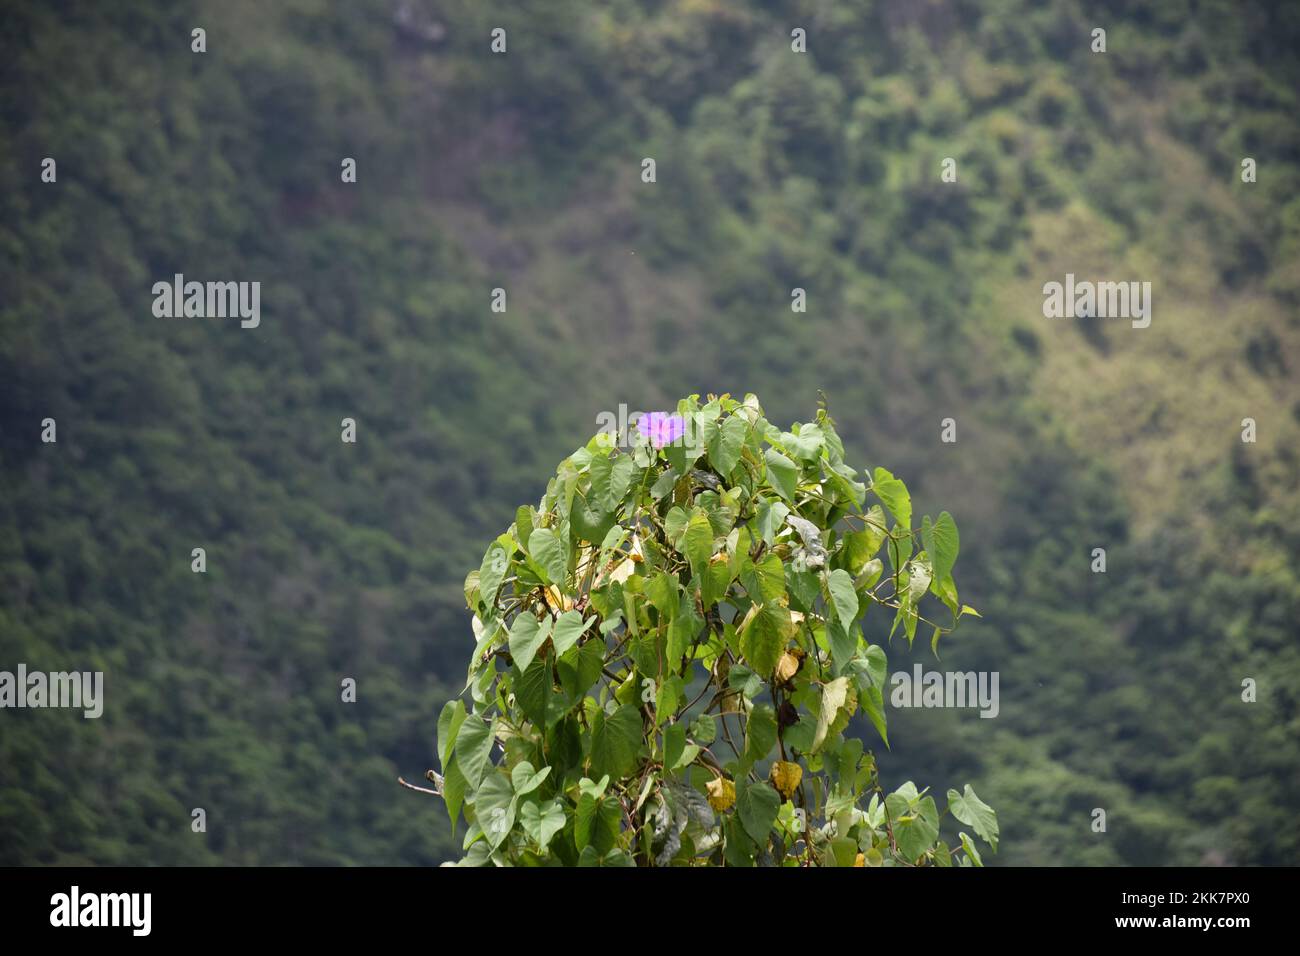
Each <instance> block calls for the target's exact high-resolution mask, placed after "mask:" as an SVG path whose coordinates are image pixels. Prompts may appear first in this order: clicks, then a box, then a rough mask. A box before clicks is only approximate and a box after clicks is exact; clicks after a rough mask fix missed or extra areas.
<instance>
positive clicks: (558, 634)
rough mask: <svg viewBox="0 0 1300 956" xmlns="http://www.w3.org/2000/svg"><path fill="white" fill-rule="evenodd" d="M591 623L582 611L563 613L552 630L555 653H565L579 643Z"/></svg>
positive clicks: (512, 649) (511, 652)
mask: <svg viewBox="0 0 1300 956" xmlns="http://www.w3.org/2000/svg"><path fill="white" fill-rule="evenodd" d="M590 623H591V622H590V621H584V620H583V619H582V613H581V612H580V611H565V612H564V613H563V614H561V615H560V617H559V620H557V621H556V622H555V629H554V630H553V631H552V632H551V643H552V644H554V645H555V653H556V654H563V653H564V652H565V651H567V650H568V649H569V648H571V647H572V646H573V645H574V644H576V643H578V638H580V637H581V636H582V633H583V631H585V630H586V629H587V625H588V624H590ZM514 653H515V652H514V648H511V649H510V654H511V656H514Z"/></svg>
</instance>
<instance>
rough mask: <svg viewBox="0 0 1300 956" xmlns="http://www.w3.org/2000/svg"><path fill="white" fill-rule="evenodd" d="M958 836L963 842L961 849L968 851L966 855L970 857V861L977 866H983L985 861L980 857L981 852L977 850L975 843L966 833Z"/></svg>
mask: <svg viewBox="0 0 1300 956" xmlns="http://www.w3.org/2000/svg"><path fill="white" fill-rule="evenodd" d="M957 836H958V838H960V840H961V848H962V849H963V850H965V851H966V855H967V856H968V857H970V861H971V862H972V863H974V864H975V865H976V866H983V865H984V859H983V857H981V856H980V851H979V850H978V849H976V848H975V842H974V841H973V840H971V838H970V837H968V836H967V835H966V834H965V833H958V834H957Z"/></svg>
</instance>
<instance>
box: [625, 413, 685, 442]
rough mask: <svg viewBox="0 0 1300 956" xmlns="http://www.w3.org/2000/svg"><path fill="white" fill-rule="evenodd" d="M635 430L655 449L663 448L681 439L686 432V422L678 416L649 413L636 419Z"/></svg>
mask: <svg viewBox="0 0 1300 956" xmlns="http://www.w3.org/2000/svg"><path fill="white" fill-rule="evenodd" d="M636 430H637V431H639V432H640V433H641V434H642V435H644V436H645V437H646V438H649V439H650V444H652V445H654V447H656V448H663V447H664V445H670V444H672V443H673V442H675V441H677V439H679V438H681V437H682V435H683V434H685V432H686V422H685V421H684V420H683V419H682V416H680V415H670V414H669V413H668V412H649V413H647V414H645V415H642V416H641V417H640V418H639V419H637V423H636Z"/></svg>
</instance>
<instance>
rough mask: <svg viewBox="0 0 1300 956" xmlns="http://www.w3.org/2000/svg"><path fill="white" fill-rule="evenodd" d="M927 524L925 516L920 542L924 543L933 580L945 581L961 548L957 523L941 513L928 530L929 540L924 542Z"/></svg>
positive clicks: (946, 514)
mask: <svg viewBox="0 0 1300 956" xmlns="http://www.w3.org/2000/svg"><path fill="white" fill-rule="evenodd" d="M929 522H930V519H929V517H928V516H927V517H926V519H925V523H924V524H923V525H922V532H921V533H922V540H923V541H925V550H926V552H927V553H928V554H929V555H930V564H931V565H932V566H933V568H934V576H935V578H936V579H937V580H939V581H946V580H947V579H948V578H949V576H950V575H951V574H952V568H953V565H954V564H956V563H957V552H958V550H959V549H960V547H961V538H960V536H959V535H958V534H957V523H956V522H955V521H953V520H952V515H950V514H948V512H946V511H945V512H943V513H942V514H940V515H939V518H938V520H937V521H935V523H934V526H933V527H932V528H931V529H930V537H929V540H925V526H926V525H928V524H929Z"/></svg>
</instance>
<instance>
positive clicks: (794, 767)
mask: <svg viewBox="0 0 1300 956" xmlns="http://www.w3.org/2000/svg"><path fill="white" fill-rule="evenodd" d="M787 656H788V655H787ZM768 777H769V778H770V779H771V781H772V786H774V787H776V789H777V791H778V792H779V793H780V794H781V796H783V797H785V799H787V800H789V799H790V798H791V797H792V796H793V795H794V792H795V791H796V790H797V789H799V781H800V780H802V779H803V767H801V766H799V765H798V764H797V763H794V762H793V761H789V760H777V761H776V762H774V763H773V764H772V769H771V771H770V772H769V774H768Z"/></svg>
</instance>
